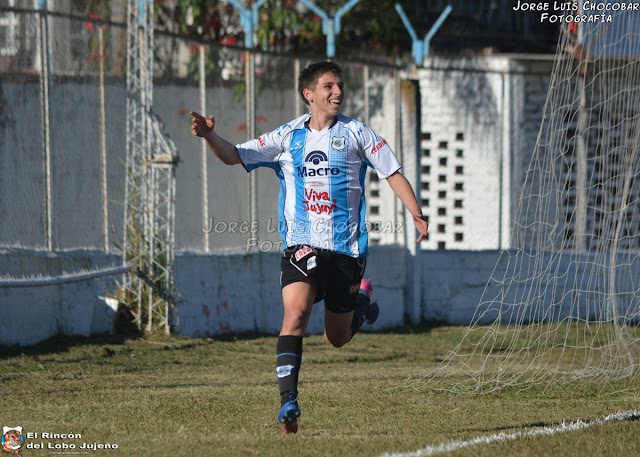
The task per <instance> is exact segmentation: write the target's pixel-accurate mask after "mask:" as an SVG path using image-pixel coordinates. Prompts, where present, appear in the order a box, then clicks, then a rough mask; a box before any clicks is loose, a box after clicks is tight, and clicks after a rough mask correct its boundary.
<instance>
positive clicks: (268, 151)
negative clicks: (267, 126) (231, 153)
mask: <svg viewBox="0 0 640 457" xmlns="http://www.w3.org/2000/svg"><path fill="white" fill-rule="evenodd" d="M280 130H281V129H278V130H275V131H272V132H268V133H265V134H263V135H260V136H259V137H258V138H256V139H254V140H249V141H247V142H245V143H242V144H237V145H236V149H237V151H238V155H239V156H240V160H241V161H242V165H243V166H244V168H245V169H246V170H247V171H251V170H253V169H255V168H258V167H271V168H273V167H274V165H276V164H277V161H278V157H279V156H280V154H281V153H282V135H281V132H280Z"/></svg>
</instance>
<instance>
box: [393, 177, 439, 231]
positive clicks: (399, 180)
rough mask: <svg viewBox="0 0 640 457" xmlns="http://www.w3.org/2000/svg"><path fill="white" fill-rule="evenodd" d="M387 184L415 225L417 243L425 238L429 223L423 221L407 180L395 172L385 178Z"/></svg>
mask: <svg viewBox="0 0 640 457" xmlns="http://www.w3.org/2000/svg"><path fill="white" fill-rule="evenodd" d="M387 182H388V183H389V185H390V186H391V189H392V190H393V192H394V193H395V194H396V195H397V196H398V198H399V199H400V201H401V202H402V204H403V205H404V206H405V207H406V208H407V210H409V212H410V213H411V217H412V218H413V223H414V224H415V225H416V229H417V230H418V233H419V235H418V239H417V242H418V243H419V242H420V241H422V240H423V239H425V238H426V237H427V231H428V230H429V223H428V222H427V221H426V220H425V218H424V216H422V210H421V209H420V205H419V204H418V200H417V199H416V195H415V193H414V192H413V188H412V187H411V184H409V181H407V178H405V177H404V175H403V174H402V173H400V172H399V171H396V172H395V173H394V174H392V175H391V176H389V177H388V178H387Z"/></svg>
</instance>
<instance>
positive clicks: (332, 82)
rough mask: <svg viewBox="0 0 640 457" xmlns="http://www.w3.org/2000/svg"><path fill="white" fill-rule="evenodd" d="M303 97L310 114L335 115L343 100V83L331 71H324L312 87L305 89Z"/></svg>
mask: <svg viewBox="0 0 640 457" xmlns="http://www.w3.org/2000/svg"><path fill="white" fill-rule="evenodd" d="M305 97H306V98H307V100H308V101H309V106H310V107H311V113H312V114H311V115H312V116H313V115H314V114H317V115H321V114H323V115H325V116H329V117H333V116H336V115H337V114H338V113H339V112H340V108H341V107H342V101H343V100H344V83H343V82H342V78H341V77H340V76H337V75H335V74H333V73H325V74H324V75H322V76H321V77H320V78H318V83H317V84H316V85H315V87H313V88H312V89H305Z"/></svg>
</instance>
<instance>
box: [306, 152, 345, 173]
mask: <svg viewBox="0 0 640 457" xmlns="http://www.w3.org/2000/svg"><path fill="white" fill-rule="evenodd" d="M296 171H297V172H298V176H299V177H301V178H307V177H310V178H312V177H317V176H336V175H339V174H340V168H338V167H329V162H328V158H327V155H326V154H325V153H324V152H322V151H312V152H310V153H309V154H307V156H306V157H305V158H304V165H303V166H302V167H298V168H297V170H296Z"/></svg>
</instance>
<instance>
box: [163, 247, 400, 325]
mask: <svg viewBox="0 0 640 457" xmlns="http://www.w3.org/2000/svg"><path fill="white" fill-rule="evenodd" d="M405 255H406V254H405V252H404V250H403V249H401V248H398V247H395V246H374V247H372V248H371V255H370V256H369V259H368V261H367V270H366V274H365V276H366V277H370V278H372V279H373V283H374V287H375V293H376V296H377V298H378V300H379V301H380V303H381V304H384V308H383V312H381V313H380V318H379V319H378V321H377V322H376V323H375V324H374V325H372V326H370V327H368V328H367V330H374V331H375V330H382V329H385V328H393V327H399V326H402V325H403V324H404V322H405V320H404V319H405V315H404V314H405V308H406V307H405V302H404V288H405V286H406V283H405ZM280 258H281V255H280V254H278V253H261V254H239V255H217V256H210V255H203V254H201V253H181V254H179V255H178V256H177V258H176V287H177V288H178V290H179V292H180V297H179V299H178V303H177V304H176V308H175V312H174V321H175V326H176V328H175V331H176V333H177V334H179V335H184V336H207V335H214V334H221V333H236V332H243V331H261V332H268V333H277V332H278V331H279V330H280V326H281V324H282V316H283V310H282V299H281V295H280ZM323 313H324V306H323V304H322V303H318V304H316V305H315V306H314V310H313V314H312V317H311V321H310V323H309V332H310V333H322V332H323V328H324V327H323Z"/></svg>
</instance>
